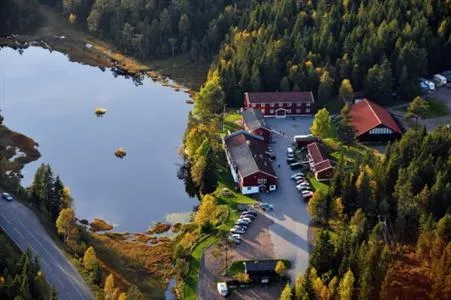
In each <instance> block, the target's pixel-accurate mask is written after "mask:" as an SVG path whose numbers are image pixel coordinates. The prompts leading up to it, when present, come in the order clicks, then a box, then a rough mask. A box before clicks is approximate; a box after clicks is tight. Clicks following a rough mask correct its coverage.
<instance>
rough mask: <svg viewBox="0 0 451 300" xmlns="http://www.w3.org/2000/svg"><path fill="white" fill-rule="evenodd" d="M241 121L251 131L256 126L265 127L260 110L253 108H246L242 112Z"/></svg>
mask: <svg viewBox="0 0 451 300" xmlns="http://www.w3.org/2000/svg"><path fill="white" fill-rule="evenodd" d="M242 116H243V121H244V123H245V124H246V127H247V128H248V129H249V130H250V131H252V130H255V129H258V128H262V127H263V128H266V122H265V117H264V116H263V114H262V112H261V111H259V110H255V109H253V108H249V109H246V110H244V111H243V112H242Z"/></svg>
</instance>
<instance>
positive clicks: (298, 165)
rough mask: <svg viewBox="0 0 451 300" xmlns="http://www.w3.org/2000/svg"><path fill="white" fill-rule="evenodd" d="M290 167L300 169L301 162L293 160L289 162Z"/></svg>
mask: <svg viewBox="0 0 451 300" xmlns="http://www.w3.org/2000/svg"><path fill="white" fill-rule="evenodd" d="M290 168H291V170H295V169H300V168H302V164H301V163H300V162H294V163H292V164H290Z"/></svg>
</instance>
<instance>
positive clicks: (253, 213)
mask: <svg viewBox="0 0 451 300" xmlns="http://www.w3.org/2000/svg"><path fill="white" fill-rule="evenodd" d="M241 214H242V215H253V216H257V211H255V210H245V211H243V212H242V213H241Z"/></svg>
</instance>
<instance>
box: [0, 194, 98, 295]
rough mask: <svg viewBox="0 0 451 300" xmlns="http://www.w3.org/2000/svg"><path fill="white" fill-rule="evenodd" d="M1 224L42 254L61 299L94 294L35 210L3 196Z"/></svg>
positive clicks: (15, 238) (19, 242)
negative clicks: (45, 227)
mask: <svg viewBox="0 0 451 300" xmlns="http://www.w3.org/2000/svg"><path fill="white" fill-rule="evenodd" d="M0 227H1V228H2V229H3V230H4V231H5V232H6V233H7V234H8V236H9V237H10V238H11V239H12V240H13V241H14V242H15V243H16V244H17V246H18V247H19V248H20V249H22V250H25V249H27V248H30V250H31V252H32V253H33V254H34V255H36V256H38V257H39V262H40V264H41V270H42V271H43V273H44V274H45V277H46V278H47V281H48V282H49V284H50V285H51V286H52V287H54V288H55V289H56V291H57V293H58V299H61V300H66V299H68V300H88V299H93V298H94V297H93V295H92V293H91V291H90V289H89V287H88V286H87V285H86V283H85V282H84V281H83V279H82V277H81V276H80V274H79V273H78V272H77V270H76V269H75V268H74V266H73V265H72V264H71V263H70V262H69V261H68V259H67V258H66V257H65V256H64V254H63V253H62V252H61V250H59V249H58V247H57V246H56V245H55V244H54V242H53V241H52V239H51V238H50V237H49V235H48V234H47V232H46V231H45V229H44V227H43V226H42V225H41V224H40V223H39V220H38V219H37V217H36V216H35V215H34V213H33V212H32V211H31V210H30V209H28V208H27V207H25V206H23V205H22V204H20V203H19V202H17V201H12V202H7V201H5V200H3V199H0Z"/></svg>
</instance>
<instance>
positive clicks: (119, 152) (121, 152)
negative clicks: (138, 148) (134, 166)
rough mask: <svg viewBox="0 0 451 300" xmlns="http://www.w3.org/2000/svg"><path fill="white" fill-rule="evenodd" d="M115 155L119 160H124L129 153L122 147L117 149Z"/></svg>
mask: <svg viewBox="0 0 451 300" xmlns="http://www.w3.org/2000/svg"><path fill="white" fill-rule="evenodd" d="M114 155H116V156H117V157H119V158H124V157H125V156H126V155H127V152H125V149H124V148H122V147H120V148H117V150H116V151H115V152H114Z"/></svg>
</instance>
